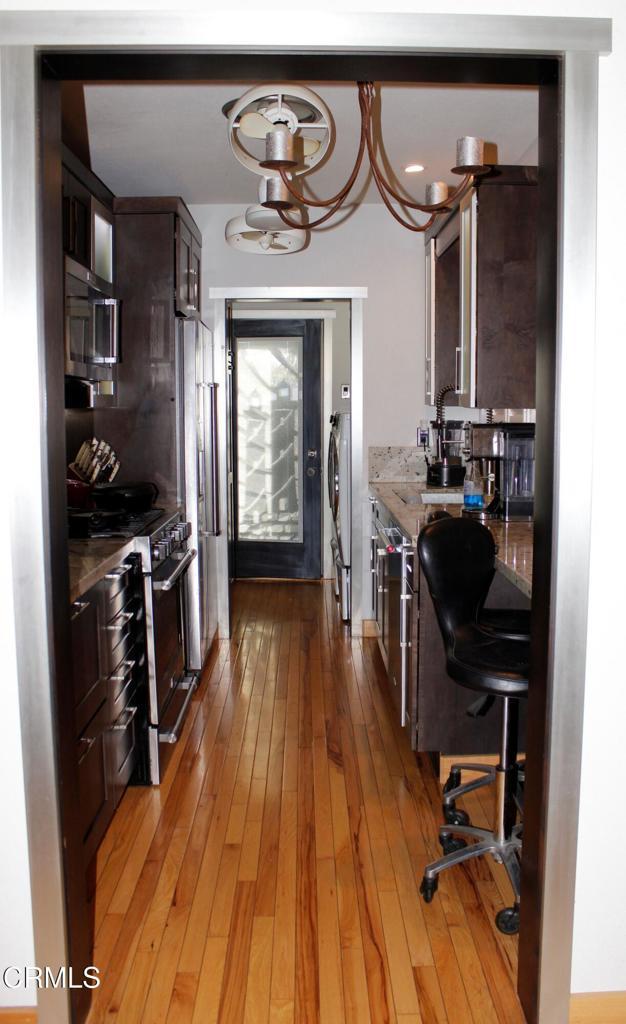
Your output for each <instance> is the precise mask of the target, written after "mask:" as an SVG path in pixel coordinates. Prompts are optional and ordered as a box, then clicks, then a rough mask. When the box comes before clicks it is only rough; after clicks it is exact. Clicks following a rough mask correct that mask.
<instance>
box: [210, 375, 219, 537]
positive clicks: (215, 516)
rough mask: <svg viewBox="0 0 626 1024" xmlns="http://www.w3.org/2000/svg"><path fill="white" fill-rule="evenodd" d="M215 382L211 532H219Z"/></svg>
mask: <svg viewBox="0 0 626 1024" xmlns="http://www.w3.org/2000/svg"><path fill="white" fill-rule="evenodd" d="M217 387H218V385H217V384H209V401H210V417H211V534H212V535H213V536H214V537H218V536H219V533H220V479H219V452H218V450H217Z"/></svg>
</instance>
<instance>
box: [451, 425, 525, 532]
mask: <svg viewBox="0 0 626 1024" xmlns="http://www.w3.org/2000/svg"><path fill="white" fill-rule="evenodd" d="M469 460H470V461H471V462H474V463H475V464H476V468H477V469H478V471H479V473H480V475H481V476H482V478H483V483H484V488H483V490H484V503H483V507H482V509H477V510H476V512H475V513H473V512H472V513H470V514H474V515H476V516H477V517H479V518H480V519H504V521H505V522H512V521H527V520H531V519H532V518H533V507H534V497H535V424H534V423H472V424H471V427H470V437H469ZM464 514H465V510H464Z"/></svg>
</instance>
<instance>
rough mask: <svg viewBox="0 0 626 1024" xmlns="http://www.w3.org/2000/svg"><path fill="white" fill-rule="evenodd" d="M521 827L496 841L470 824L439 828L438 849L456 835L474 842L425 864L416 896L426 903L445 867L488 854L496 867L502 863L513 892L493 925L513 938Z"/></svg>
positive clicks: (518, 888)
mask: <svg viewBox="0 0 626 1024" xmlns="http://www.w3.org/2000/svg"><path fill="white" fill-rule="evenodd" d="M521 830H522V826H521V825H517V826H516V827H515V828H514V829H513V832H512V834H511V837H510V839H505V840H503V841H501V840H499V839H498V838H497V836H496V835H495V833H493V832H490V831H489V830H488V829H485V828H475V827H474V826H472V825H442V826H441V828H440V829H439V839H440V841H441V843H442V846H444V848H445V846H446V844H447V843H448V842H449V840H450V837H452V836H458V837H459V838H462V839H464V838H465V837H467V838H468V839H470V838H471V839H476V840H477V842H475V843H472V844H471V845H469V846H463V847H462V848H457V849H453V850H452V851H451V852H450V853H447V854H446V855H445V856H444V857H440V858H439V860H435V861H433V862H432V863H431V864H428V865H427V867H426V869H425V871H424V877H423V879H422V884H421V886H420V893H421V894H422V896H423V898H424V902H425V903H430V901H431V900H432V898H433V896H434V895H435V893H436V891H437V885H438V876H439V875H440V873H441V872H442V871H445V870H446V869H447V868H452V867H455V866H456V865H457V864H463V863H464V862H465V861H467V860H473V859H474V858H475V857H483V856H484V855H485V854H487V853H489V854H491V856H492V857H493V859H494V860H495V861H496V863H498V864H503V865H504V868H505V870H506V873H507V875H508V876H509V881H510V883H511V888H512V889H513V896H514V902H513V906H512V907H507V908H505V910H504V911H500V913H499V914H498V915H497V917H496V925H497V926H498V928H499V929H500V931H502V932H505V933H506V934H508V935H514V934H515V933H516V932H517V931H518V930H519V896H520V856H521V852H522V841H521V838H520V834H521Z"/></svg>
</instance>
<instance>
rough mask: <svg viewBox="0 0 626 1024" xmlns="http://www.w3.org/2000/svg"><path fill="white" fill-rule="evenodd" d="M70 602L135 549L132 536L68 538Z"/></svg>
mask: <svg viewBox="0 0 626 1024" xmlns="http://www.w3.org/2000/svg"><path fill="white" fill-rule="evenodd" d="M68 550H69V569H70V602H71V601H76V600H77V599H78V598H79V597H81V596H82V595H83V594H85V593H86V592H87V591H88V590H89V589H90V587H93V586H94V584H96V583H97V582H98V580H101V579H102V577H103V576H104V575H105V574H106V573H107V572H110V571H111V569H114V568H115V566H116V565H119V564H120V562H123V561H124V559H125V558H126V556H127V555H130V554H131V552H132V551H134V550H135V538H134V537H131V538H130V539H129V538H127V537H110V538H109V537H106V538H98V539H89V540H88V539H85V540H82V539H81V540H70V541H69V544H68Z"/></svg>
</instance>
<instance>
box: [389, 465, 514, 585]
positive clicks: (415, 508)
mask: <svg viewBox="0 0 626 1024" xmlns="http://www.w3.org/2000/svg"><path fill="white" fill-rule="evenodd" d="M369 489H370V493H371V494H373V495H374V497H376V498H378V499H379V500H380V501H381V502H382V504H383V505H384V506H385V508H386V509H387V510H388V512H389V513H390V515H391V516H392V517H393V518H394V519H395V521H396V523H397V524H398V526H399V527H400V529H401V530H402V532H403V533H404V534H405V535H406V536H407V537H408V538H409V539H410V540H411V541H412V543H413V544H416V543H417V537H418V534H419V532H420V530H421V529H422V527H423V526H425V524H426V522H427V521H428V517H429V516H430V515H432V513H433V512H436V511H437V510H445V511H446V512H449V513H450V515H453V516H459V515H460V514H461V509H462V508H463V489H462V488H460V487H447V488H434V487H429V486H428V485H427V484H425V483H417V482H416V483H412V482H407V481H405V480H402V481H398V482H393V481H391V482H385V483H382V482H377V483H370V485H369ZM434 492H437V497H439V495H441V496H442V497H446V496H449V497H450V498H451V499H452V500H450V501H447V502H446V501H444V502H442V501H437V502H433V503H432V504H426V503H424V501H423V500H422V495H423V494H432V493H434ZM455 499H456V500H455ZM486 526H488V527H489V529H490V530H491V533H492V534H493V538H494V540H495V542H496V545H497V553H496V565H497V568H498V569H499V571H500V572H501V573H502V575H503V576H505V577H506V579H508V580H510V582H511V583H513V584H514V585H515V586H516V587H517V588H518V590H520V591H521V592H522V593H523V594H524V595H525V596H526V597H528V598H530V597H531V594H532V582H533V577H532V569H533V524H532V523H526V522H514V523H505V522H502V520H500V519H492V520H491V521H489V522H487V523H486Z"/></svg>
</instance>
